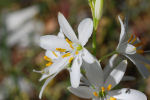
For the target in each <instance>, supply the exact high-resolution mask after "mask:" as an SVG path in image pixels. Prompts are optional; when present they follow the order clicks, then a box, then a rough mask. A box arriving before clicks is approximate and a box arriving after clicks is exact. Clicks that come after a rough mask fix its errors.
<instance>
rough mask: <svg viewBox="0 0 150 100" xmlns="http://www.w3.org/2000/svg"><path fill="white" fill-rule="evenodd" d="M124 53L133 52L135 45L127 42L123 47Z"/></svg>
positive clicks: (134, 51)
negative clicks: (124, 47)
mask: <svg viewBox="0 0 150 100" xmlns="http://www.w3.org/2000/svg"><path fill="white" fill-rule="evenodd" d="M125 53H126V54H135V53H136V47H135V46H133V45H131V44H127V47H126V49H125Z"/></svg>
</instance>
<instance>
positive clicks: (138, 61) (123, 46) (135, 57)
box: [116, 17, 150, 78]
mask: <svg viewBox="0 0 150 100" xmlns="http://www.w3.org/2000/svg"><path fill="white" fill-rule="evenodd" d="M118 18H119V21H120V24H121V33H120V40H119V44H118V46H117V49H116V50H117V51H118V53H119V54H121V55H123V56H125V57H127V58H128V59H130V60H131V61H132V62H133V63H134V64H135V65H136V67H137V68H138V70H139V72H140V73H141V74H142V76H143V77H144V78H147V77H148V76H149V75H150V74H149V71H148V69H147V68H146V67H145V66H144V64H143V63H146V64H149V65H150V61H149V60H148V59H146V58H144V57H143V56H142V55H140V53H144V51H143V50H142V43H141V42H140V40H139V39H138V38H137V37H136V36H135V35H133V34H132V35H131V36H130V34H128V33H127V32H126V29H125V25H124V24H123V22H122V20H121V18H120V17H118Z"/></svg>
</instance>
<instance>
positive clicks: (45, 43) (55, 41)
mask: <svg viewBox="0 0 150 100" xmlns="http://www.w3.org/2000/svg"><path fill="white" fill-rule="evenodd" d="M40 46H41V47H42V48H44V49H47V50H52V51H56V48H61V49H66V50H71V48H70V46H69V44H68V43H67V42H66V41H65V39H63V38H59V37H57V36H54V35H45V36H41V38H40Z"/></svg>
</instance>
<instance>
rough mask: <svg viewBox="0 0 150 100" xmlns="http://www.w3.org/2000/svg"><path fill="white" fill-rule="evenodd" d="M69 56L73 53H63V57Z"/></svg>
mask: <svg viewBox="0 0 150 100" xmlns="http://www.w3.org/2000/svg"><path fill="white" fill-rule="evenodd" d="M69 56H71V53H69V52H68V53H66V54H64V55H62V57H63V58H65V57H69Z"/></svg>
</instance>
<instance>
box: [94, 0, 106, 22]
mask: <svg viewBox="0 0 150 100" xmlns="http://www.w3.org/2000/svg"><path fill="white" fill-rule="evenodd" d="M103 2H104V1H103V0H96V1H95V18H96V19H97V20H99V19H100V18H101V16H102V12H103V11H102V10H103Z"/></svg>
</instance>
